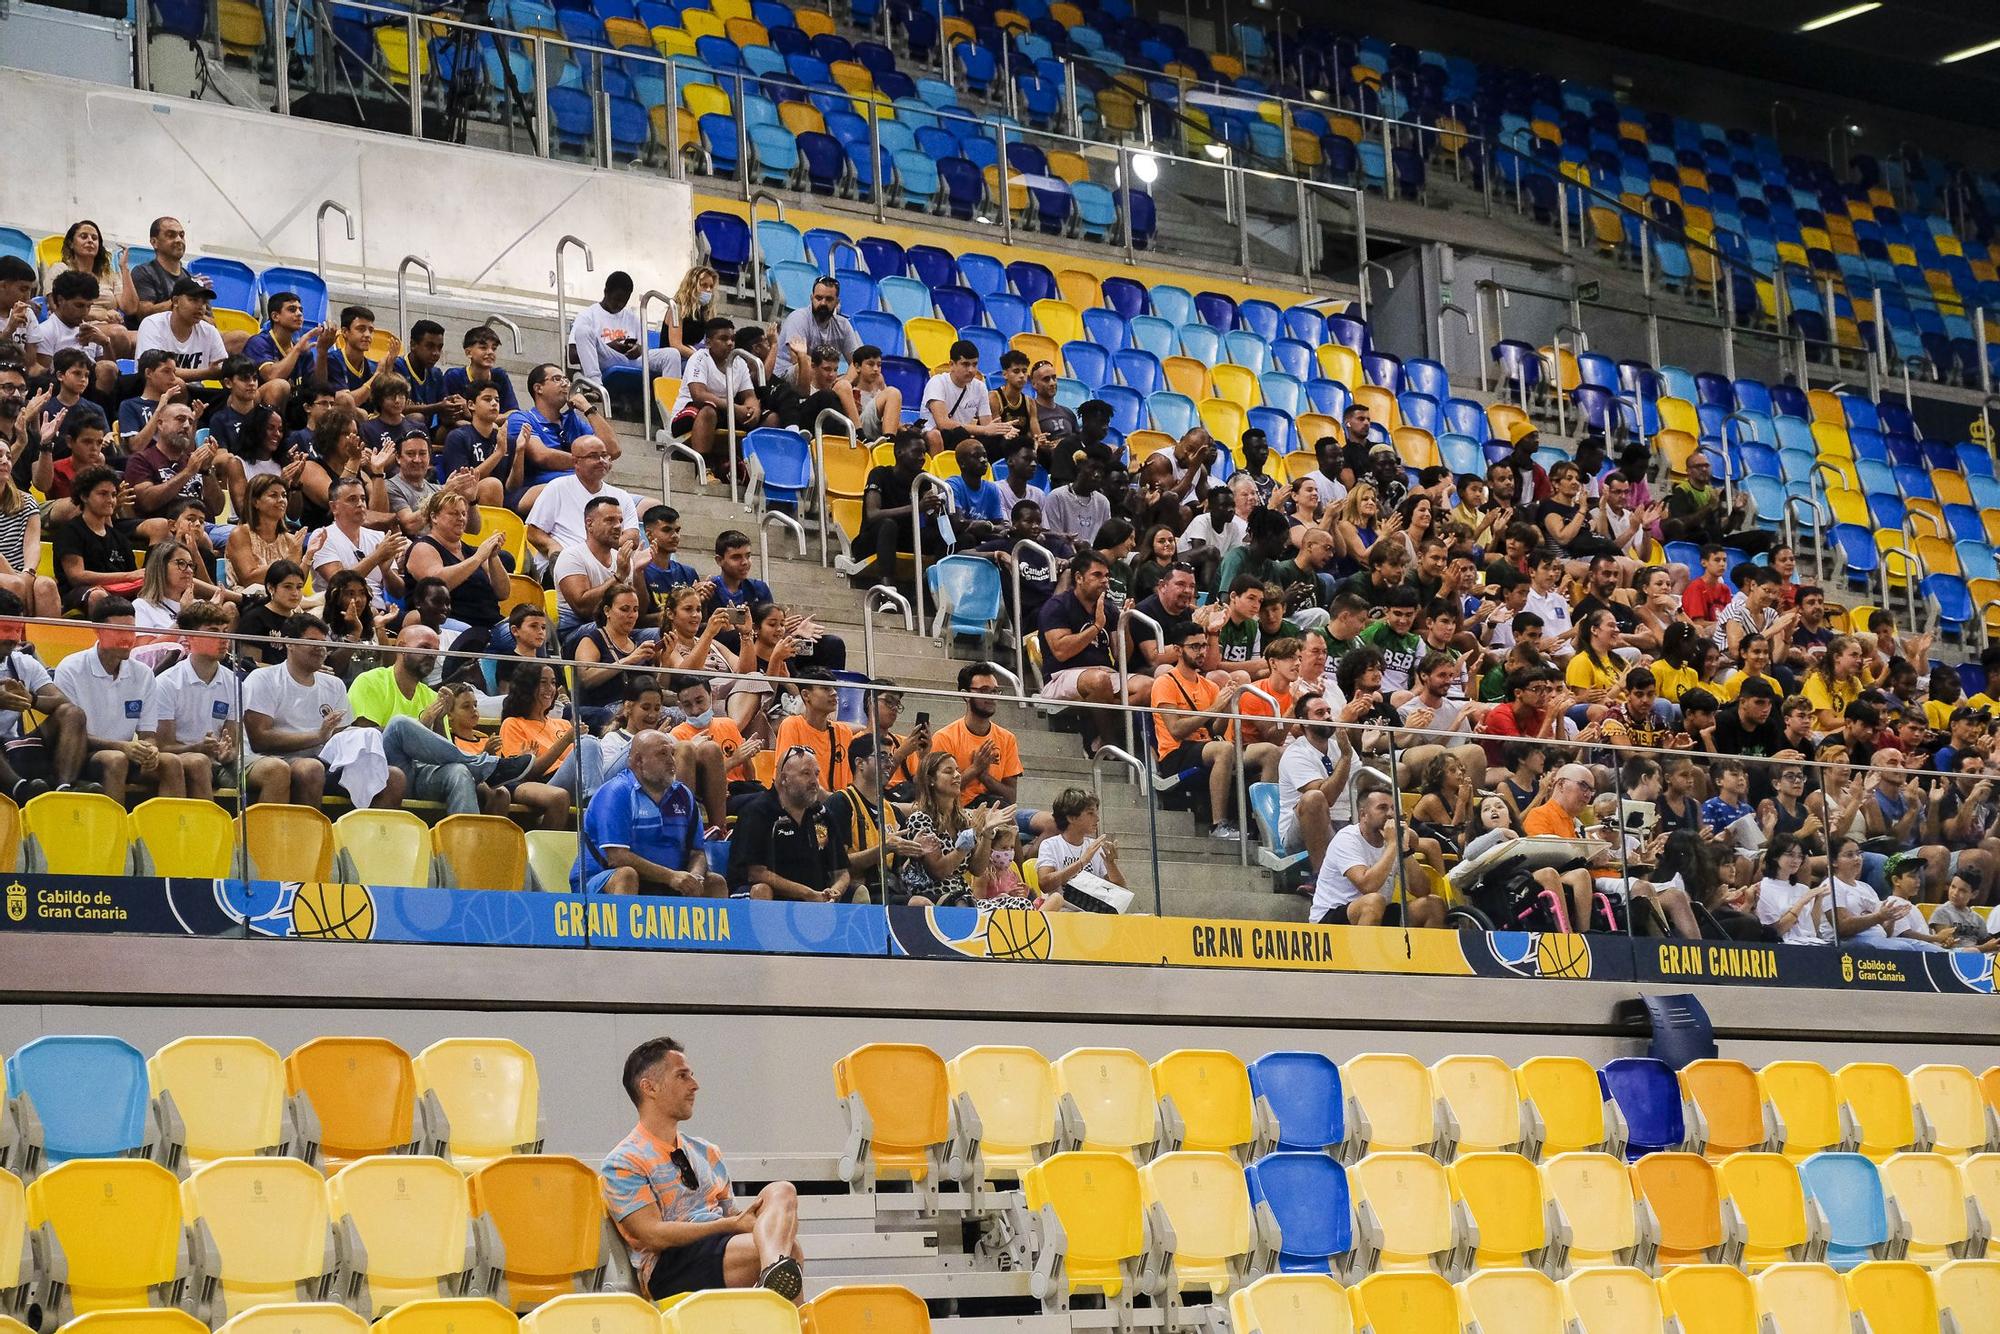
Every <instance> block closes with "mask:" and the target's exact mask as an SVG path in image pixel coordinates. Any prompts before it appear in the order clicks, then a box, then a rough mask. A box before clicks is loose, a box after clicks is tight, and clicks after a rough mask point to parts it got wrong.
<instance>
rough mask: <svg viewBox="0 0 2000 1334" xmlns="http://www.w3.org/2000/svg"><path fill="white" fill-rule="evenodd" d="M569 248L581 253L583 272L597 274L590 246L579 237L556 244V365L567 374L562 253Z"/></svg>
mask: <svg viewBox="0 0 2000 1334" xmlns="http://www.w3.org/2000/svg"><path fill="white" fill-rule="evenodd" d="M571 246H576V247H577V248H578V249H580V250H582V251H583V271H584V272H585V273H595V272H597V261H596V260H595V259H593V258H592V257H591V253H590V244H589V243H588V242H587V241H585V240H584V239H583V238H582V237H580V236H571V235H569V234H567V233H565V234H564V235H563V237H562V238H561V239H560V240H558V241H557V242H556V364H557V365H559V366H561V367H562V368H563V372H564V373H565V374H567V373H568V372H569V291H568V287H567V285H566V283H565V279H564V273H563V253H564V252H565V251H567V250H568V249H569V248H570V247H571Z"/></svg>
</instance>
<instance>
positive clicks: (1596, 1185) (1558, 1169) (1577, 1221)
mask: <svg viewBox="0 0 2000 1334" xmlns="http://www.w3.org/2000/svg"><path fill="white" fill-rule="evenodd" d="M1542 1199H1543V1201H1544V1203H1545V1204H1547V1205H1550V1206H1553V1208H1554V1209H1555V1211H1556V1214H1555V1216H1556V1218H1557V1219H1558V1220H1559V1221H1560V1223H1561V1227H1562V1231H1563V1233H1564V1235H1565V1237H1566V1240H1567V1255H1566V1259H1567V1263H1568V1265H1569V1266H1570V1267H1571V1268H1573V1269H1597V1268H1607V1267H1612V1266H1618V1265H1631V1264H1635V1263H1637V1262H1638V1260H1639V1258H1640V1257H1639V1255H1638V1249H1639V1246H1640V1244H1641V1242H1642V1240H1644V1239H1643V1238H1642V1237H1641V1236H1640V1233H1639V1222H1638V1213H1637V1211H1636V1205H1635V1197H1634V1195H1633V1191H1632V1177H1631V1173H1630V1172H1629V1171H1628V1170H1627V1169H1626V1166H1625V1164H1624V1163H1623V1162H1622V1161H1621V1160H1619V1159H1618V1158H1615V1157H1613V1156H1612V1155H1611V1154H1608V1153H1581V1152H1573V1153H1563V1154H1557V1155H1556V1156H1555V1157H1553V1158H1550V1159H1548V1160H1547V1161H1545V1162H1544V1163H1543V1164H1542Z"/></svg>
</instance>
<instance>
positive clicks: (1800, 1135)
mask: <svg viewBox="0 0 2000 1334" xmlns="http://www.w3.org/2000/svg"><path fill="white" fill-rule="evenodd" d="M1757 1086H1758V1088H1759V1089H1761V1090H1762V1091H1763V1094H1764V1102H1765V1104H1766V1105H1767V1106H1768V1107H1770V1109H1771V1113H1772V1115H1773V1117H1774V1118H1775V1119H1776V1125H1777V1133H1778V1149H1779V1151H1780V1152H1782V1153H1783V1154H1784V1155H1785V1156H1786V1157H1787V1158H1790V1159H1791V1160H1792V1161H1793V1162H1795V1163H1796V1162H1804V1161H1805V1160H1806V1159H1807V1158H1809V1157H1811V1156H1812V1155H1813V1154H1816V1153H1821V1152H1824V1151H1826V1150H1829V1149H1838V1148H1839V1147H1840V1144H1841V1138H1842V1135H1841V1126H1840V1100H1839V1096H1838V1094H1837V1093H1836V1092H1835V1090H1834V1083H1833V1073H1832V1072H1831V1071H1829V1070H1828V1069H1827V1068H1826V1067H1825V1066H1823V1065H1821V1064H1820V1063H1819V1062H1818V1061H1772V1062H1771V1063H1770V1064H1769V1065H1766V1066H1765V1067H1764V1068H1763V1069H1761V1070H1759V1071H1758V1072H1757Z"/></svg>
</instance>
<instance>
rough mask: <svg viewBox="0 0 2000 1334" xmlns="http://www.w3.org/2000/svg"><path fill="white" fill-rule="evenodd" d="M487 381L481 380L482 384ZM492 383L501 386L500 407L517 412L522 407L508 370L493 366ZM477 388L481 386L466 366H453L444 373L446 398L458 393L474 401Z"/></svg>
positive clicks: (463, 397)
mask: <svg viewBox="0 0 2000 1334" xmlns="http://www.w3.org/2000/svg"><path fill="white" fill-rule="evenodd" d="M486 383H489V382H488V381H484V380H482V381H480V384H486ZM490 383H492V384H497V385H499V386H500V407H501V409H502V410H503V411H506V412H516V411H518V410H519V409H520V407H521V400H520V399H518V398H516V397H514V382H513V381H512V380H510V379H508V378H507V372H506V371H504V370H502V369H501V368H500V367H498V366H495V367H494V368H493V379H492V380H491V381H490ZM477 388H479V385H476V384H474V383H473V382H472V376H471V375H470V373H469V372H468V371H467V368H466V367H464V366H453V367H452V368H451V369H450V370H448V371H446V372H445V373H444V396H445V397H446V398H450V397H451V396H452V395H453V394H457V395H458V396H459V397H460V398H462V399H464V400H465V401H466V402H468V403H470V402H471V401H472V393H473V391H474V390H475V389H477Z"/></svg>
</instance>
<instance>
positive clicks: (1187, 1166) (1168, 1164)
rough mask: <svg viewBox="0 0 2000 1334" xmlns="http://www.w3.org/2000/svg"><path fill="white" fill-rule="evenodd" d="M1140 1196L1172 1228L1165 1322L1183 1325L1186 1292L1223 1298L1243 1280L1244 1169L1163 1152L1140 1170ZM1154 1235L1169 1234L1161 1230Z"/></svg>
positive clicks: (1216, 1158) (1218, 1159) (1222, 1159)
mask: <svg viewBox="0 0 2000 1334" xmlns="http://www.w3.org/2000/svg"><path fill="white" fill-rule="evenodd" d="M1139 1192H1140V1198H1141V1200H1142V1201H1143V1202H1144V1204H1145V1206H1146V1208H1147V1210H1149V1211H1155V1210H1156V1211H1158V1212H1157V1215H1156V1217H1158V1218H1161V1219H1164V1221H1165V1222H1166V1224H1167V1227H1168V1228H1169V1229H1171V1235H1172V1237H1173V1239H1174V1249H1173V1254H1172V1256H1171V1262H1170V1263H1169V1265H1168V1270H1167V1283H1166V1296H1167V1303H1168V1316H1167V1323H1168V1325H1169V1326H1174V1325H1179V1324H1181V1323H1182V1320H1181V1318H1180V1314H1179V1306H1180V1301H1181V1298H1182V1297H1183V1296H1184V1295H1185V1294H1187V1293H1190V1292H1200V1293H1203V1294H1205V1295H1207V1296H1209V1297H1212V1298H1215V1299H1217V1300H1220V1299H1221V1298H1222V1297H1223V1296H1224V1295H1225V1294H1227V1293H1228V1292H1229V1291H1230V1289H1232V1288H1235V1287H1236V1286H1238V1285H1239V1284H1240V1283H1241V1282H1242V1281H1243V1274H1244V1269H1245V1265H1246V1262H1247V1260H1248V1257H1249V1251H1250V1237H1251V1223H1250V1191H1249V1188H1248V1187H1247V1186H1246V1185H1245V1184H1244V1180H1243V1167H1242V1165H1241V1164H1240V1163H1238V1162H1237V1161H1236V1159H1234V1158H1232V1157H1230V1156H1229V1155H1228V1154H1226V1153H1197V1152H1186V1153H1163V1154H1161V1155H1160V1156H1159V1157H1157V1158H1155V1159H1153V1161H1152V1162H1150V1163H1147V1164H1146V1165H1145V1166H1144V1167H1142V1168H1140V1169H1139ZM1155 1233H1156V1235H1160V1236H1166V1235H1169V1234H1168V1233H1167V1232H1165V1231H1162V1230H1160V1229H1159V1228H1158V1227H1156V1228H1155Z"/></svg>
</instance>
